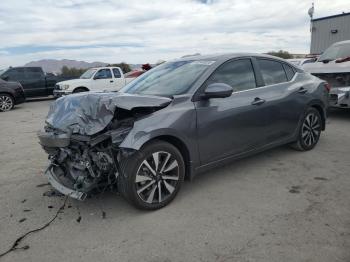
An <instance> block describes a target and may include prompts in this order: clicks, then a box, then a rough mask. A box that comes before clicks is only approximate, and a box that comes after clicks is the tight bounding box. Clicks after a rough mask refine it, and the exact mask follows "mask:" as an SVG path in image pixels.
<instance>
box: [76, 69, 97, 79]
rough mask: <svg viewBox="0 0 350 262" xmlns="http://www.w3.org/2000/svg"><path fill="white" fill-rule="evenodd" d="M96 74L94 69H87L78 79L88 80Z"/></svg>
mask: <svg viewBox="0 0 350 262" xmlns="http://www.w3.org/2000/svg"><path fill="white" fill-rule="evenodd" d="M95 72H96V69H89V70H87V71H86V72H85V73H84V74H82V75H81V76H80V79H90V78H91V77H92V76H93V75H94V74H95Z"/></svg>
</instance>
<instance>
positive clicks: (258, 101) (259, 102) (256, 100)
mask: <svg viewBox="0 0 350 262" xmlns="http://www.w3.org/2000/svg"><path fill="white" fill-rule="evenodd" d="M265 102H266V101H265V100H264V99H261V98H259V97H256V98H254V100H253V102H252V105H254V106H258V105H262V104H263V103H265Z"/></svg>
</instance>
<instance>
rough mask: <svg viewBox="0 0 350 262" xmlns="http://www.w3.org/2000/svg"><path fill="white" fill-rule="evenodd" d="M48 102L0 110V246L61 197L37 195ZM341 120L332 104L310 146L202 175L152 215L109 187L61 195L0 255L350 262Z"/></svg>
mask: <svg viewBox="0 0 350 262" xmlns="http://www.w3.org/2000/svg"><path fill="white" fill-rule="evenodd" d="M50 102H51V101H36V102H30V103H26V104H23V105H20V106H18V107H17V108H15V109H14V110H13V111H10V112H6V113H0V123H1V128H0V132H1V136H0V146H1V150H0V163H1V164H0V206H1V212H0V253H2V252H4V251H5V250H6V249H7V248H9V247H10V246H11V244H12V242H13V241H14V240H15V239H16V238H17V237H19V236H20V235H21V234H23V233H25V232H26V231H28V230H31V229H35V228H37V227H40V226H42V225H44V224H45V223H46V222H47V221H49V220H50V219H51V218H52V217H53V216H54V215H55V213H56V211H57V209H58V208H59V207H60V206H61V205H62V204H63V201H64V198H62V197H46V196H43V193H44V192H46V191H48V190H50V186H48V185H46V183H47V181H46V179H45V177H44V176H43V171H44V169H45V167H46V165H47V156H46V154H45V153H44V152H43V150H42V149H41V148H40V146H39V144H38V139H37V138H36V131H37V130H38V129H40V128H41V127H42V126H43V123H44V118H45V116H46V114H47V111H48V107H49V104H50ZM349 124H350V111H334V112H332V113H331V115H330V118H329V120H328V126H327V131H326V132H324V133H323V134H322V137H321V140H320V142H319V144H318V146H317V147H316V148H315V149H314V150H312V151H310V152H304V153H301V152H296V151H293V150H291V149H289V148H288V147H280V148H276V149H274V150H270V151H267V152H264V153H261V154H259V155H256V156H253V157H250V158H247V159H244V160H240V161H236V162H234V163H232V164H230V165H227V166H225V167H221V168H218V169H216V170H213V171H210V172H207V173H204V174H202V175H200V176H198V177H196V178H195V180H194V181H192V182H186V183H185V184H184V186H183V188H182V190H181V191H180V193H179V195H178V196H177V197H176V199H175V200H174V201H173V202H172V203H171V204H170V205H169V206H168V207H166V208H163V209H161V210H158V211H155V212H143V211H139V210H136V209H134V208H133V207H132V206H130V205H128V204H127V203H126V202H125V201H124V200H123V199H121V198H120V197H119V196H118V195H116V194H115V193H104V194H103V195H100V196H98V197H95V198H92V199H88V200H87V201H85V202H78V201H75V200H71V199H69V200H68V201H67V203H66V208H65V209H64V210H63V212H61V213H60V214H59V216H58V218H57V219H56V220H55V221H54V222H53V223H52V224H51V225H50V226H48V227H47V228H45V229H44V230H42V231H40V232H37V233H34V234H32V235H29V236H28V237H26V238H25V239H24V240H23V241H22V242H21V244H20V246H25V245H29V249H27V250H16V251H14V252H11V253H9V254H7V255H6V256H4V257H2V258H0V261H11V262H12V261H36V262H37V261H50V262H56V261H60V262H61V261H85V262H89V261H94V262H96V261H166V262H170V261H184V262H188V261H220V262H223V261H268V262H271V261H276V262H277V261H278V262H280V261H284V262H285V261H297V262H300V261H317V262H323V261H324V262H330V261H332V262H335V261H350V190H349V189H350V172H349V171H350V161H349V160H350V157H349V156H350V132H349V130H350V129H349ZM38 185H39V186H38ZM103 213H104V214H105V217H104V215H103Z"/></svg>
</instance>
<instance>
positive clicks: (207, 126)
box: [195, 58, 269, 164]
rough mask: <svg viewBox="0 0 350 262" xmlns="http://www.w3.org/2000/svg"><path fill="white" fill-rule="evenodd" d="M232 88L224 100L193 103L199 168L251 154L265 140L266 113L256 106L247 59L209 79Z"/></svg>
mask: <svg viewBox="0 0 350 262" xmlns="http://www.w3.org/2000/svg"><path fill="white" fill-rule="evenodd" d="M211 83H225V84H228V85H230V86H231V87H232V88H233V90H234V91H233V94H232V95H231V96H230V97H227V98H212V99H209V100H201V101H197V102H195V107H196V111H197V138H198V147H199V154H200V158H201V164H207V163H210V162H213V161H216V160H220V159H223V158H225V157H229V156H232V155H239V154H241V153H244V152H247V151H250V150H252V149H255V148H257V147H258V145H259V144H260V143H261V141H262V140H264V137H265V135H264V133H265V131H266V124H265V123H266V121H267V120H268V118H269V115H268V112H269V111H268V110H266V109H264V103H263V101H262V102H261V101H260V102H259V100H258V96H257V91H258V89H259V88H256V87H257V84H256V77H255V73H254V70H253V65H252V61H251V59H250V58H245V59H239V60H231V61H228V62H226V63H224V64H223V65H221V66H219V67H218V69H217V70H216V71H214V73H213V74H212V75H211V76H210V77H209V78H208V80H207V81H206V83H205V84H204V85H205V86H207V85H209V84H211Z"/></svg>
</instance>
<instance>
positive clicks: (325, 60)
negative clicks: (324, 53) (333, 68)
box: [319, 58, 334, 64]
mask: <svg viewBox="0 0 350 262" xmlns="http://www.w3.org/2000/svg"><path fill="white" fill-rule="evenodd" d="M333 60H334V59H329V58H328V59H323V60H319V62H322V63H324V64H327V63H329V62H330V61H333Z"/></svg>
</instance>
